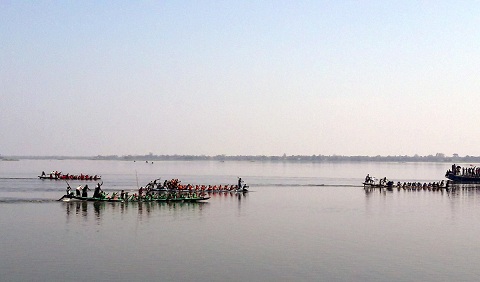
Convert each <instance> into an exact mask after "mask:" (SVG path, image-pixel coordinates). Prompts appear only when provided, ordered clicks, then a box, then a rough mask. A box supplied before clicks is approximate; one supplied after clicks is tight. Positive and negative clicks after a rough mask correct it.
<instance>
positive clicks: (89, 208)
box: [63, 201, 209, 222]
mask: <svg viewBox="0 0 480 282" xmlns="http://www.w3.org/2000/svg"><path fill="white" fill-rule="evenodd" d="M63 204H64V207H65V214H66V216H67V220H69V219H70V218H72V217H80V218H84V219H85V220H87V219H88V218H89V215H93V216H94V219H95V220H96V221H97V222H101V220H102V217H103V215H104V214H105V213H106V212H108V213H113V214H115V213H117V212H118V213H120V214H121V215H127V214H132V213H136V214H137V215H138V218H139V219H140V220H142V219H143V218H144V217H146V218H148V217H150V216H151V215H154V214H156V213H157V212H158V213H161V212H168V213H171V212H179V213H183V212H185V213H188V212H195V213H198V214H200V215H201V213H202V212H203V209H204V208H205V207H207V206H208V204H209V203H208V202H196V203H180V202H171V203H170V202H126V203H115V202H85V201H81V202H80V201H79V202H65V203H63Z"/></svg>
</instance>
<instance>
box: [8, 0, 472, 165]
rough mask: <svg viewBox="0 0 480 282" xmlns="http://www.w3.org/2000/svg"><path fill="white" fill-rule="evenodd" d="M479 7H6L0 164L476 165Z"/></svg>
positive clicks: (294, 3) (395, 4) (157, 4)
mask: <svg viewBox="0 0 480 282" xmlns="http://www.w3.org/2000/svg"><path fill="white" fill-rule="evenodd" d="M479 15H480V2H478V1H8V0H7V1H1V2H0V42H1V43H0V84H1V88H0V91H1V92H0V98H1V100H0V118H1V120H0V132H1V135H0V136H1V137H0V154H1V155H87V156H90V155H98V154H101V155H110V154H117V155H127V154H148V153H149V152H152V153H154V154H206V155H217V154H227V155H282V154H283V153H286V154H287V155H296V154H302V155H313V154H315V155H318V154H323V155H332V154H339V155H414V154H419V155H429V154H435V153H445V154H447V155H452V154H453V153H458V154H460V155H461V156H464V155H475V156H477V155H480V142H479V141H480V126H479V125H478V124H477V121H478V120H479V117H480V93H479V88H480V76H479V72H480V16H479Z"/></svg>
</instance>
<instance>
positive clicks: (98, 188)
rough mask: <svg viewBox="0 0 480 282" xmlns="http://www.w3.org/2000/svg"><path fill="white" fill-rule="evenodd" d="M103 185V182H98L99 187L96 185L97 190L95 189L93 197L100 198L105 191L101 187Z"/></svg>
mask: <svg viewBox="0 0 480 282" xmlns="http://www.w3.org/2000/svg"><path fill="white" fill-rule="evenodd" d="M102 185H103V182H102V184H100V183H97V187H95V190H94V191H93V197H94V198H100V192H103V191H102V189H101V188H100V186H102Z"/></svg>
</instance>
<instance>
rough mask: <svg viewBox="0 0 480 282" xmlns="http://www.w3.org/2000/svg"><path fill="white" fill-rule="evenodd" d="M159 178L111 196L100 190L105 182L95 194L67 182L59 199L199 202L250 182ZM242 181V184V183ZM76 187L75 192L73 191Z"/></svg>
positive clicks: (243, 188) (244, 187) (240, 189)
mask: <svg viewBox="0 0 480 282" xmlns="http://www.w3.org/2000/svg"><path fill="white" fill-rule="evenodd" d="M159 180H160V179H156V180H153V181H150V182H149V183H148V184H147V185H145V187H143V186H142V187H140V188H139V189H138V190H136V191H134V193H133V194H131V195H130V193H129V192H125V191H124V190H122V191H121V192H120V193H118V192H115V193H113V194H112V195H111V196H110V195H108V194H107V193H105V192H104V191H102V190H101V188H100V187H101V186H102V185H103V182H102V183H101V184H100V183H98V184H97V186H96V188H95V191H94V193H93V196H92V197H88V191H89V190H90V188H88V185H84V186H82V185H80V186H78V187H77V188H76V189H75V190H73V189H72V188H71V187H70V185H68V182H67V193H66V194H65V195H63V196H62V197H61V198H60V199H59V201H64V202H72V201H95V202H187V203H196V202H203V201H206V200H208V199H210V196H209V195H210V194H211V193H246V192H248V188H249V187H248V186H247V185H246V184H243V181H242V179H241V178H239V179H238V184H237V185H213V186H212V185H208V186H207V185H191V184H187V185H183V184H181V181H179V180H178V179H172V180H165V181H164V182H163V183H162V182H160V181H159ZM242 184H243V185H242ZM74 191H75V192H74Z"/></svg>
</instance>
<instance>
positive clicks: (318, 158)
mask: <svg viewBox="0 0 480 282" xmlns="http://www.w3.org/2000/svg"><path fill="white" fill-rule="evenodd" d="M22 159H23V160H118V161H222V162H223V161H249V162H257V161H258V162H442V163H479V162H480V156H465V157H460V156H452V157H447V156H445V155H443V154H436V155H428V156H418V155H415V156H340V155H329V156H326V155H311V156H306V155H290V156H287V155H283V156H266V155H257V156H228V155H216V156H205V155H153V154H148V155H126V156H117V155H109V156H102V155H98V156H0V160H3V161H11V160H22Z"/></svg>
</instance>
